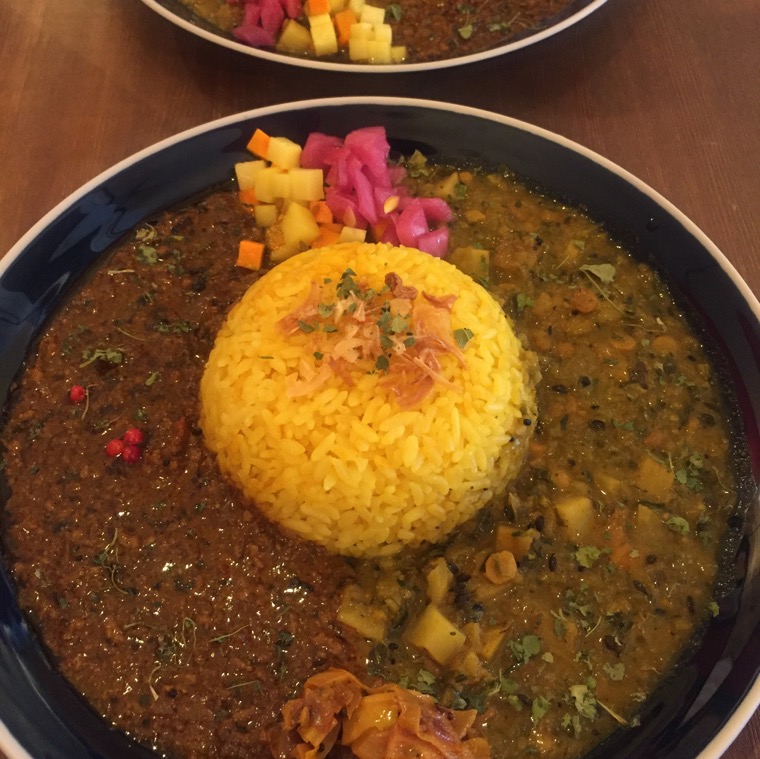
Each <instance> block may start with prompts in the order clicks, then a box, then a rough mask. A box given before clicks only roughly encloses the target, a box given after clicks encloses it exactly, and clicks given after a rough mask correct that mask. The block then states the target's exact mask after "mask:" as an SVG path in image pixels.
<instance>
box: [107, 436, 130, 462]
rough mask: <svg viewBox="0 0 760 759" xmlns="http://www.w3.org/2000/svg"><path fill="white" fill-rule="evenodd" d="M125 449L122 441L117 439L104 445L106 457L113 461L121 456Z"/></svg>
mask: <svg viewBox="0 0 760 759" xmlns="http://www.w3.org/2000/svg"><path fill="white" fill-rule="evenodd" d="M125 449H126V445H125V444H124V441H123V440H122V439H121V438H118V437H117V438H114V439H113V440H109V441H108V443H107V445H106V455H107V456H110V457H111V458H112V459H115V458H116V457H117V456H121V455H122V454H123V453H124V450H125Z"/></svg>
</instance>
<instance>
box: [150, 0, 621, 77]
mask: <svg viewBox="0 0 760 759" xmlns="http://www.w3.org/2000/svg"><path fill="white" fill-rule="evenodd" d="M142 2H143V3H144V4H145V5H147V6H148V7H149V8H151V9H152V10H154V11H155V12H156V13H158V14H159V15H160V16H163V17H164V18H165V19H167V20H168V21H170V22H171V23H172V24H175V25H176V26H178V27H180V28H181V29H184V30H185V31H187V32H190V34H194V35H195V36H196V37H201V38H202V39H205V40H206V41H207V42H211V43H213V44H215V45H220V46H221V47H225V48H228V49H229V50H235V51H237V52H238V53H243V54H244V55H248V56H252V57H254V58H263V59H264V60H267V61H272V62H274V63H284V64H286V65H290V66H301V67H302V68H311V69H320V70H322V71H346V72H352V73H360V74H400V73H404V72H409V71H430V70H435V69H441V68H449V67H450V66H464V65H466V64H468V63H476V62H478V61H485V60H487V59H489V58H494V57H496V56H498V55H506V54H507V53H512V52H515V51H516V50H520V49H522V48H524V47H528V46H529V45H534V44H536V43H538V42H541V41H543V40H545V39H548V38H549V37H552V36H554V35H555V34H558V33H559V32H561V31H563V30H565V29H567V28H568V27H570V26H574V25H575V24H577V23H579V22H580V21H582V20H583V19H584V18H586V16H588V15H590V14H591V13H593V12H594V11H596V10H597V9H599V8H601V7H602V6H603V5H604V4H605V3H606V2H607V0H592V2H591V3H589V5H587V6H585V7H584V8H581V9H580V10H578V11H576V12H575V13H573V14H571V15H570V16H568V17H567V18H565V19H563V20H562V21H560V22H559V23H557V24H553V25H552V26H550V27H547V28H546V29H542V30H541V31H540V32H537V33H536V34H531V35H530V36H529V37H524V38H523V39H520V40H516V41H515V42H510V43H507V44H506V45H499V46H498V47H495V48H490V49H489V50H483V51H482V52H480V53H470V54H469V55H460V56H457V57H455V58H446V59H444V60H441V61H427V62H424V63H390V64H374V63H338V62H335V61H324V60H320V59H319V58H298V57H297V56H292V55H285V54H284V53H276V52H272V51H269V50H264V49H263V48H255V47H251V46H250V45H245V44H243V43H242V42H237V41H236V40H233V39H227V38H226V37H224V36H222V34H221V33H220V34H216V33H214V32H210V31H207V30H206V29H203V28H201V27H199V26H196V25H195V24H192V23H191V22H189V21H187V20H185V19H183V18H182V17H181V16H178V15H177V14H176V13H174V12H172V11H170V10H169V9H168V8H166V7H165V6H163V5H162V4H161V3H160V2H159V0H142Z"/></svg>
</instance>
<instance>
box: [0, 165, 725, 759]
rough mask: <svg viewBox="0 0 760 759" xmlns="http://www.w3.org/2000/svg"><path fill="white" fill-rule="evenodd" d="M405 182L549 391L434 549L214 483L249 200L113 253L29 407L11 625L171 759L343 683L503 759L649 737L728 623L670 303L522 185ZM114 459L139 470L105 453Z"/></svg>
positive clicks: (203, 751) (684, 351) (459, 177)
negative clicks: (212, 394)
mask: <svg viewBox="0 0 760 759" xmlns="http://www.w3.org/2000/svg"><path fill="white" fill-rule="evenodd" d="M408 168H409V175H408V178H407V182H408V183H409V184H410V186H411V187H412V190H413V191H414V192H417V193H419V194H422V195H425V194H428V195H429V194H435V195H438V196H441V197H445V198H446V199H447V200H448V202H449V204H450V206H451V207H452V209H453V211H454V216H455V219H454V221H453V222H452V224H451V228H450V233H451V244H450V249H451V250H452V253H451V254H450V260H451V261H452V262H454V263H456V264H457V265H458V266H460V268H462V269H464V270H465V271H467V272H468V273H470V274H471V275H472V276H473V277H474V278H476V279H477V280H479V281H481V283H482V284H483V285H484V286H486V287H488V288H489V289H490V290H491V291H492V293H493V294H494V296H495V297H496V298H498V299H499V300H500V302H502V303H503V306H504V308H505V310H506V312H507V313H508V315H509V316H510V317H511V318H512V319H513V321H514V323H515V325H516V327H517V329H518V331H519V332H520V333H521V335H522V336H523V338H524V341H525V343H526V345H527V346H528V347H529V348H530V349H531V350H533V351H534V352H535V353H536V354H537V356H538V358H539V363H540V370H541V380H540V382H539V387H538V394H539V412H540V413H539V423H538V427H537V429H536V430H535V434H534V435H533V437H532V439H531V443H530V448H529V451H528V454H527V459H526V463H525V465H524V467H523V469H522V472H521V474H520V476H519V478H518V480H517V481H516V482H515V483H514V485H513V486H512V487H510V489H509V491H508V493H507V495H505V496H504V497H503V498H502V499H500V500H499V502H498V503H493V504H492V505H491V506H490V507H488V508H486V509H485V510H483V511H482V512H481V513H480V514H479V515H478V516H477V517H476V518H475V519H473V520H472V521H471V522H469V523H467V524H466V525H465V527H464V528H463V529H460V530H459V531H457V532H456V533H455V534H454V535H453V536H452V537H451V538H450V539H449V540H448V541H447V542H446V543H444V544H442V545H435V546H428V547H426V548H424V549H422V550H416V551H408V552H405V553H402V554H400V555H397V556H395V557H391V558H383V559H378V560H347V559H343V558H341V557H338V556H335V555H331V554H328V553H327V552H325V551H324V550H322V549H321V548H319V547H316V546H313V545H310V544H308V543H305V542H303V541H298V540H294V539H291V538H290V537H288V536H287V535H283V534H281V533H280V532H278V530H277V529H276V528H275V527H274V526H273V525H272V524H270V523H269V522H268V521H267V520H266V519H265V518H264V517H263V516H261V515H260V514H259V513H258V512H256V511H255V510H250V509H248V508H246V507H245V504H244V503H243V502H242V497H241V496H240V494H239V493H238V492H237V491H236V490H235V488H234V487H233V486H231V485H230V484H229V483H226V482H225V481H223V480H222V479H221V478H220V476H219V473H218V470H217V468H216V463H215V461H214V459H213V457H212V456H211V455H210V454H209V453H208V451H207V450H206V449H205V447H204V445H203V441H202V438H201V436H200V434H199V430H198V427H197V391H196V388H197V385H198V382H199V378H200V375H201V372H202V369H203V364H204V361H205V357H206V356H207V355H208V352H209V350H210V347H211V344H212V342H213V338H214V335H215V334H216V331H217V329H218V327H219V325H220V324H221V321H222V319H223V318H224V315H225V313H226V311H227V310H228V308H229V307H230V305H231V304H232V303H234V302H235V301H236V300H237V299H238V298H239V297H240V295H241V294H242V292H243V291H244V290H245V289H246V288H247V286H248V285H249V284H250V283H251V282H252V281H253V279H254V278H255V277H257V276H258V273H257V272H254V271H248V270H245V269H242V268H236V267H235V266H234V261H233V260H232V258H231V257H230V256H229V255H228V251H231V250H235V249H236V248H237V241H238V240H239V239H241V238H246V239H250V240H254V241H255V240H263V239H264V234H263V231H262V230H260V229H258V228H257V227H256V224H255V222H254V218H253V216H252V214H251V213H250V211H249V210H248V209H246V208H245V207H244V206H242V205H241V204H240V203H239V202H238V200H237V194H236V193H235V192H232V191H229V190H226V189H222V190H219V191H216V192H214V193H212V194H210V195H209V196H207V197H205V198H203V199H201V200H200V201H198V202H197V203H194V204H192V205H190V206H188V207H186V208H183V209H180V210H176V211H173V212H170V213H167V214H165V215H164V216H162V217H161V218H160V219H158V220H156V221H155V222H154V224H153V225H151V226H145V227H143V228H141V229H139V230H138V231H137V233H136V235H135V237H134V238H133V239H131V240H129V241H126V242H125V243H124V244H123V245H121V246H120V247H119V248H118V250H116V251H115V252H114V253H113V254H112V256H111V257H110V258H109V260H108V262H107V263H106V264H105V265H104V266H102V267H101V268H100V269H99V270H98V271H96V272H95V273H94V274H93V276H92V279H91V280H90V281H89V282H88V283H87V284H86V285H85V286H84V287H83V288H82V289H81V290H80V291H79V293H78V294H77V295H76V296H75V297H74V298H73V299H72V300H71V302H70V303H69V304H68V305H67V307H66V308H65V309H64V310H63V311H62V312H61V313H60V314H59V315H58V316H57V317H56V319H55V320H54V321H53V322H52V324H51V325H50V326H49V327H48V329H47V331H46V332H45V334H44V336H43V337H42V339H41V342H40V345H39V352H38V356H37V358H36V359H35V360H33V361H32V362H31V363H30V366H29V367H28V369H27V370H26V372H25V374H24V375H23V377H22V378H21V379H20V381H19V383H18V386H17V387H16V388H15V390H14V393H13V397H12V401H11V403H10V407H9V413H8V422H7V424H6V426H5V436H4V442H5V446H6V455H5V476H6V479H7V483H8V485H9V486H10V490H11V495H10V497H9V498H8V500H7V503H6V504H5V507H4V512H3V520H4V540H5V552H6V555H7V559H8V563H9V565H10V566H11V568H12V570H13V573H14V575H15V577H16V579H17V582H18V588H19V598H20V604H21V606H22V608H23V609H24V610H25V611H26V612H27V613H28V614H29V615H30V617H31V618H32V619H33V620H34V622H35V623H36V624H37V625H38V627H39V628H40V630H41V634H42V638H43V640H44V642H45V644H46V646H47V647H48V649H49V650H50V652H51V655H52V657H53V659H54V661H55V662H56V664H57V666H58V667H59V668H60V669H61V671H62V672H63V673H64V675H65V676H66V677H67V678H68V679H69V680H70V681H71V682H72V683H73V685H74V686H75V687H76V688H77V689H78V690H79V691H80V692H81V693H82V694H83V695H84V697H85V698H86V699H87V700H88V701H89V702H90V703H91V704H92V705H93V707H94V708H95V709H96V710H97V711H98V712H99V713H101V714H102V715H104V716H105V718H106V719H108V720H109V721H111V722H112V723H114V724H115V725H116V726H118V727H119V728H120V729H122V730H124V731H126V732H127V733H128V734H130V735H131V736H133V737H134V738H135V739H136V740H138V741H140V742H142V743H144V744H147V745H149V746H153V747H155V748H157V749H158V750H160V751H162V752H166V753H167V754H169V755H170V756H178V757H179V756H182V757H202V756H211V755H213V756H224V757H242V756H264V755H267V754H268V749H267V746H268V745H269V738H268V737H267V731H268V730H270V729H271V726H272V725H273V724H275V723H276V722H277V721H278V718H279V713H280V710H281V709H282V708H283V706H284V705H285V704H286V702H288V701H289V700H290V699H293V698H295V697H297V696H298V695H299V693H301V689H302V688H303V685H304V682H305V681H306V680H307V679H308V678H309V677H310V676H311V675H314V674H316V673H319V672H322V671H324V670H327V669H329V668H338V669H344V670H348V672H350V673H352V674H353V675H355V676H356V677H358V678H360V679H361V680H362V681H363V682H372V683H375V684H377V683H381V682H382V681H388V682H391V683H395V684H396V685H400V686H402V687H403V688H409V689H413V690H415V691H419V692H421V693H423V694H426V695H428V696H432V697H433V698H434V699H435V700H437V702H438V703H440V704H441V705H443V706H445V707H448V708H450V709H453V710H455V711H461V710H475V712H476V714H477V716H476V718H475V722H474V725H473V729H475V730H477V731H478V733H479V735H481V736H484V737H485V738H486V739H487V741H488V743H489V744H490V747H491V748H490V750H491V754H492V756H494V757H500V756H508V755H511V754H514V755H520V754H523V753H526V754H527V753H540V754H541V755H542V756H544V757H547V758H548V759H555V758H556V759H559V757H571V756H579V755H581V754H583V753H584V752H586V751H587V750H588V749H590V748H591V747H592V746H593V745H595V744H597V743H599V741H600V740H602V739H603V738H604V737H605V736H606V735H608V734H609V733H610V732H611V731H613V730H614V729H616V728H623V727H626V726H635V725H636V724H637V712H638V710H639V708H640V707H641V704H642V702H644V701H645V699H646V698H647V696H648V694H649V693H650V692H651V691H652V689H653V688H654V687H655V686H656V685H657V684H658V683H659V682H660V681H661V680H662V678H663V676H664V675H665V674H666V673H667V672H668V671H669V670H670V669H671V668H672V667H673V666H674V664H675V663H676V661H677V659H678V657H679V654H680V652H681V651H683V650H684V647H685V646H687V644H688V643H689V641H690V640H692V639H693V636H694V635H695V633H697V632H698V631H699V629H700V628H701V627H702V626H703V625H704V624H706V623H709V618H710V616H711V615H712V614H713V613H714V612H715V610H716V608H717V606H716V602H715V598H714V594H715V592H716V580H717V575H718V556H719V554H720V547H721V544H722V541H723V539H724V530H725V525H726V522H727V520H728V518H729V517H730V515H731V514H732V513H733V510H734V507H735V501H736V493H735V484H734V478H733V474H732V467H731V462H730V456H729V453H730V441H729V432H728V429H727V426H726V423H725V421H724V418H725V414H724V407H723V399H722V392H721V388H720V387H719V385H718V383H717V379H716V376H715V373H714V371H713V369H712V367H711V364H710V362H709V361H708V358H707V357H706V355H705V351H704V350H703V348H702V347H701V346H700V341H699V339H698V337H697V336H695V334H694V333H693V331H692V330H691V329H690V328H689V326H688V323H687V320H686V319H685V318H684V316H683V314H681V313H680V311H679V309H678V307H677V306H676V305H675V304H674V301H673V299H672V298H671V296H670V294H669V293H668V289H667V287H666V285H665V284H664V283H663V282H662V281H661V280H660V278H659V277H658V275H657V274H656V273H655V272H654V271H653V270H652V269H651V268H649V267H648V266H647V265H645V264H643V263H641V262H640V261H637V260H635V259H634V258H632V257H631V256H630V255H629V254H628V253H627V252H626V251H624V250H623V249H621V248H620V246H618V245H617V244H616V243H615V242H614V241H613V240H611V239H610V237H609V236H608V235H607V234H606V233H605V231H604V230H603V229H601V228H600V227H599V226H598V225H597V224H595V223H594V222H592V221H591V220H589V219H588V218H586V217H585V216H584V215H583V214H582V213H580V212H578V211H576V210H574V209H571V208H568V207H566V206H564V205H562V204H561V203H558V202H555V201H552V200H549V199H547V198H545V197H543V196H541V195H540V194H538V193H536V192H533V191H531V190H529V189H527V188H526V187H525V186H524V185H522V184H521V183H519V182H517V181H516V180H515V178H514V177H513V176H511V175H510V174H509V172H505V171H502V172H498V173H492V172H488V171H480V170H471V171H463V170H453V169H451V168H446V167H433V166H429V165H427V164H426V163H425V162H424V161H421V160H417V158H416V157H413V158H412V159H410V161H409V166H408ZM74 386H76V387H77V388H80V389H81V388H83V389H84V390H85V393H84V395H82V392H81V390H80V391H77V393H76V394H74V395H73V396H72V397H71V398H70V397H69V392H70V389H72V388H73V387H74ZM135 430H139V431H140V433H141V434H140V435H137V434H136V433H135ZM114 439H116V440H121V441H122V443H123V444H124V445H125V446H129V445H135V446H136V447H137V448H138V451H137V452H136V453H135V454H134V455H135V456H136V458H135V461H134V463H130V462H129V461H126V460H124V458H122V457H121V456H116V457H114V456H109V455H107V454H106V453H105V452H104V448H105V447H106V444H107V443H109V441H112V440H114ZM133 441H136V442H133ZM116 447H117V448H118V447H119V446H118V445H117V446H116ZM119 450H124V449H123V448H120V449H119ZM336 591H337V592H336Z"/></svg>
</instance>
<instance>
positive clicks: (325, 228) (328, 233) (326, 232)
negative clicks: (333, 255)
mask: <svg viewBox="0 0 760 759" xmlns="http://www.w3.org/2000/svg"><path fill="white" fill-rule="evenodd" d="M340 230H341V225H340V224H320V225H319V235H318V236H317V238H316V239H315V240H314V241H313V242H312V243H311V247H312V248H322V247H324V246H325V245H332V244H333V243H336V242H337V241H338V238H339V237H340Z"/></svg>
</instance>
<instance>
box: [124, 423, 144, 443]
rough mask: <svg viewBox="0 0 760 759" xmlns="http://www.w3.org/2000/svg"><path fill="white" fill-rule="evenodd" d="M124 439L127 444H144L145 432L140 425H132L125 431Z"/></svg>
mask: <svg viewBox="0 0 760 759" xmlns="http://www.w3.org/2000/svg"><path fill="white" fill-rule="evenodd" d="M122 440H123V441H124V442H125V443H126V444H127V445H142V444H143V443H144V442H145V433H144V432H143V431H142V430H141V429H140V428H139V427H131V428H130V429H128V430H127V431H126V432H125V433H124V437H123V438H122Z"/></svg>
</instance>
